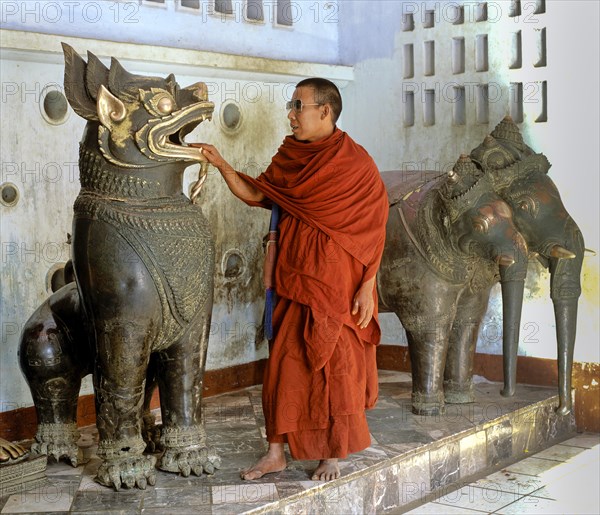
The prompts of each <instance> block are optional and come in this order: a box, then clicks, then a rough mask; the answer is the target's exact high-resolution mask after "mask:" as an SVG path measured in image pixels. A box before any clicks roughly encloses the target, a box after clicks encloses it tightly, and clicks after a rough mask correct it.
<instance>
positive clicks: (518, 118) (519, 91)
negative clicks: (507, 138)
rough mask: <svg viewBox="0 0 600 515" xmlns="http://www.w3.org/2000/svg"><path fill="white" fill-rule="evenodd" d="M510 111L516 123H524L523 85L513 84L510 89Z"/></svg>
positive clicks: (520, 83)
mask: <svg viewBox="0 0 600 515" xmlns="http://www.w3.org/2000/svg"><path fill="white" fill-rule="evenodd" d="M508 111H509V114H510V116H511V118H512V119H513V121H514V122H515V123H522V122H523V83H522V82H511V83H510V88H509V101H508Z"/></svg>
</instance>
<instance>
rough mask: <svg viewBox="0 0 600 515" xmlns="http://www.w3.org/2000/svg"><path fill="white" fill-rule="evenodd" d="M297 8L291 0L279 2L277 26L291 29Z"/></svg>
mask: <svg viewBox="0 0 600 515" xmlns="http://www.w3.org/2000/svg"><path fill="white" fill-rule="evenodd" d="M295 8H297V6H296V5H295V4H294V5H292V2H291V1H290V0H277V25H285V26H287V27H291V26H292V25H293V17H294V9H295Z"/></svg>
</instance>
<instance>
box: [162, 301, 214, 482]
mask: <svg viewBox="0 0 600 515" xmlns="http://www.w3.org/2000/svg"><path fill="white" fill-rule="evenodd" d="M210 308H212V301H211V302H207V309H206V310H205V312H204V313H202V314H201V316H200V317H199V318H200V319H199V320H196V321H193V322H192V323H190V325H189V326H188V330H187V332H186V333H185V335H184V336H183V337H182V338H181V339H180V340H179V341H178V342H177V343H176V344H175V345H172V346H171V347H169V348H167V349H165V350H163V351H161V352H159V353H158V357H159V367H158V384H159V389H160V400H161V412H162V420H163V425H162V430H161V445H162V446H163V447H164V449H165V452H164V454H163V455H162V457H161V459H160V462H159V465H158V467H159V468H160V469H161V470H165V471H167V472H178V473H180V474H182V475H183V476H189V474H190V473H191V472H193V473H194V474H196V475H198V476H199V475H201V474H202V472H205V473H207V474H212V473H213V472H214V470H215V469H216V468H219V466H220V459H219V457H218V456H217V455H216V454H215V453H214V452H213V451H212V449H210V448H208V447H207V444H206V432H205V430H204V421H203V417H202V411H201V410H202V380H203V376H204V366H205V363H206V350H207V346H208V333H209V326H210V311H209V309H210Z"/></svg>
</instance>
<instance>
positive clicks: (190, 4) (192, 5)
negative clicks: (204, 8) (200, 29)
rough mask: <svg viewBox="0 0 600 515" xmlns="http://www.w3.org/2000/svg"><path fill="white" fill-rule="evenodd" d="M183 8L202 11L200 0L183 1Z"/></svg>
mask: <svg viewBox="0 0 600 515" xmlns="http://www.w3.org/2000/svg"><path fill="white" fill-rule="evenodd" d="M181 7H185V8H186V9H196V10H198V9H200V0H181Z"/></svg>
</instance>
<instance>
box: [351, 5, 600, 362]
mask: <svg viewBox="0 0 600 515" xmlns="http://www.w3.org/2000/svg"><path fill="white" fill-rule="evenodd" d="M477 3H478V2H468V1H465V2H456V1H454V2H439V1H438V2H433V1H427V2H425V1H423V2H421V1H418V2H417V1H405V2H393V1H392V2H383V1H382V2H367V1H363V0H357V1H353V2H344V3H342V4H341V9H340V52H341V54H340V56H341V60H342V61H343V62H352V63H353V64H354V69H355V80H354V81H353V82H352V83H351V84H350V85H349V86H348V88H347V90H346V91H345V97H344V101H345V111H346V113H345V116H346V127H347V128H348V130H349V131H351V133H352V135H353V136H354V137H355V138H356V139H357V140H358V141H359V142H360V143H362V144H363V145H364V146H365V147H366V148H367V150H369V151H370V152H371V153H372V155H373V156H374V158H375V160H376V162H377V164H378V165H379V168H380V170H393V169H403V170H407V171H413V172H414V173H418V171H419V170H423V169H436V170H444V171H445V170H448V169H450V167H451V166H452V165H453V164H454V162H455V161H456V159H457V158H458V156H459V155H460V153H461V152H469V151H470V150H471V149H473V148H474V147H475V146H477V145H478V144H479V143H480V142H481V141H482V139H483V138H484V136H485V135H486V134H487V133H489V132H490V131H491V130H492V129H493V128H494V127H495V125H496V124H497V123H498V122H499V121H500V120H501V119H502V118H503V117H504V115H506V114H509V112H510V109H509V89H508V85H509V83H511V82H522V83H523V90H524V104H523V105H524V120H523V123H522V124H520V127H521V131H522V133H523V135H524V138H525V141H526V142H527V143H528V144H529V145H530V146H532V147H533V148H534V149H535V150H536V151H538V152H544V153H545V154H546V155H547V157H548V158H549V160H550V162H551V163H552V169H551V171H550V176H551V177H552V179H553V180H554V181H555V183H556V184H557V186H558V188H559V191H560V192H561V196H562V199H563V202H564V204H565V206H566V208H567V210H569V212H570V213H571V215H572V216H573V218H574V219H575V220H576V221H577V223H578V225H579V226H580V228H581V230H582V232H583V235H584V237H585V240H586V247H588V248H590V249H594V250H596V251H597V250H598V249H599V248H600V246H599V242H598V236H599V234H598V222H597V221H598V218H599V217H598V215H599V213H598V193H599V179H598V175H599V174H598V170H599V156H598V143H597V142H598V140H599V122H598V119H599V107H598V93H597V92H598V87H599V83H598V82H599V81H598V73H599V72H598V69H599V68H598V60H597V56H598V48H599V42H598V30H597V20H598V9H599V4H598V3H597V2H587V1H578V2H571V1H566V0H546V2H545V8H546V12H545V13H544V14H534V12H535V9H536V8H537V6H538V5H539V2H535V1H534V0H522V1H521V9H522V15H521V16H520V17H518V18H515V17H509V16H508V12H509V2H507V1H501V2H488V21H487V22H476V21H474V17H473V15H472V13H473V12H474V9H475V6H476V4H477ZM459 4H462V5H463V6H464V9H465V11H464V12H465V21H464V24H461V25H454V24H452V22H451V21H452V20H451V16H452V8H453V6H456V5H459ZM428 10H434V11H435V16H434V20H435V24H434V27H433V28H424V26H423V19H424V16H425V12H426V11H428ZM366 12H370V13H371V16H368V17H367V16H366V15H365V13H366ZM403 13H412V14H413V15H414V22H415V23H414V30H413V31H410V32H404V31H402V23H401V21H402V14H403ZM367 18H368V22H367V23H364V20H365V19H367ZM542 28H546V33H547V65H546V66H543V67H534V66H533V64H534V62H535V61H536V60H537V43H536V41H537V40H536V38H537V37H538V34H539V31H540V29H542ZM517 30H520V31H521V34H522V45H523V48H522V58H523V62H522V67H521V68H520V69H509V62H510V58H511V34H512V33H513V32H515V31H517ZM479 34H488V40H489V70H488V71H482V72H477V71H475V37H476V36H477V35H479ZM453 37H464V39H465V50H466V52H465V72H464V73H461V74H453V73H452V66H451V64H452V61H451V55H452V54H451V40H452V38H453ZM427 40H433V41H435V43H436V51H435V74H434V75H433V76H425V75H424V73H423V71H424V63H423V50H422V48H423V42H424V41H427ZM377 41H380V43H381V44H380V45H377ZM405 44H413V45H414V59H415V63H414V76H413V77H411V78H404V77H403V70H404V57H403V46H404V45H405ZM540 81H547V85H548V86H547V87H548V120H547V122H543V123H540V122H536V121H535V119H536V118H537V117H538V116H539V114H540V112H541V105H542V104H541V102H540V85H541V82H540ZM481 83H487V84H490V90H489V96H490V103H489V123H487V124H479V123H477V118H476V105H475V101H474V97H469V96H467V102H466V124H465V125H461V126H457V125H454V124H453V120H452V107H453V103H452V101H453V99H454V96H453V92H452V86H454V85H456V84H463V85H465V90H466V92H467V93H469V91H474V86H475V85H477V84H481ZM492 86H493V89H492ZM424 89H434V90H435V91H436V102H435V115H436V122H435V125H433V126H428V127H426V126H424V124H423V105H422V98H421V94H422V92H423V90H424ZM403 90H411V91H414V94H415V100H416V102H415V124H414V126H412V127H404V124H403V109H404V107H405V105H404V103H403ZM493 92H495V93H497V94H496V95H494V94H493ZM492 100H493V101H492ZM374 129H375V130H374ZM598 277H599V274H598V257H597V256H593V255H588V256H586V258H585V261H584V270H583V274H582V283H583V294H582V296H581V299H580V303H579V316H578V330H577V341H576V346H575V359H576V360H578V361H591V362H598V360H599V349H598V334H599V310H598V303H599V294H598ZM382 320H383V328H384V342H387V343H398V342H405V335H404V334H403V330H402V328H401V325H400V324H399V322H398V321H397V318H396V317H395V316H394V315H383V316H382ZM501 323H502V321H501V298H500V290H499V288H498V287H496V288H494V289H493V292H492V298H491V301H490V305H489V308H488V312H487V315H486V317H485V320H484V326H483V328H482V330H481V332H480V337H479V341H478V351H480V352H486V353H494V354H500V353H501V351H502V350H501V349H502V345H501V336H502V334H501ZM555 341H556V336H555V324H554V314H553V308H552V303H551V300H550V299H549V275H548V274H547V273H546V272H545V271H544V270H542V268H541V266H539V265H537V264H536V263H534V262H532V263H530V273H529V274H528V279H527V287H526V294H525V302H524V305H523V314H522V323H521V337H520V348H519V352H520V354H522V355H531V356H537V357H544V358H555V357H556V344H555Z"/></svg>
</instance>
